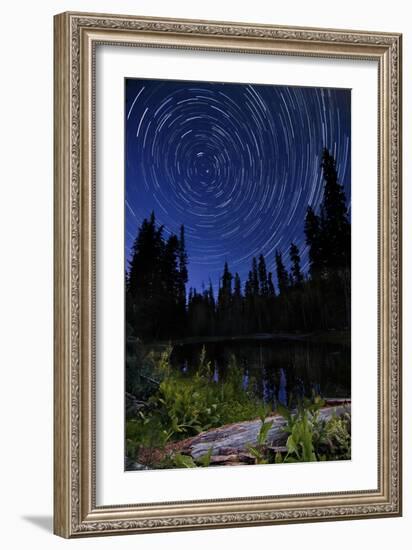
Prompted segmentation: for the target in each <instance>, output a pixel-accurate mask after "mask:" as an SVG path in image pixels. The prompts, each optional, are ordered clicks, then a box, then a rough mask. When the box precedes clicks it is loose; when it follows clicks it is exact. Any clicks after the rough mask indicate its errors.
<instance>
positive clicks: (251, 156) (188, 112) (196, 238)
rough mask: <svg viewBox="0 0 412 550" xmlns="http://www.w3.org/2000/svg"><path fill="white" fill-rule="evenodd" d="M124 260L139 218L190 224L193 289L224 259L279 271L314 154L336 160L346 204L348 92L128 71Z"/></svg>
mask: <svg viewBox="0 0 412 550" xmlns="http://www.w3.org/2000/svg"><path fill="white" fill-rule="evenodd" d="M125 101H126V105H125V117H126V238H125V245H126V257H127V258H128V257H129V256H130V249H131V246H132V243H133V240H134V238H135V236H136V233H137V230H138V227H139V226H140V224H141V222H142V221H143V219H144V218H147V217H149V216H150V213H151V211H154V212H155V215H156V220H157V222H158V223H159V224H162V225H164V227H165V232H166V233H170V232H173V233H178V231H179V227H180V225H181V224H183V225H184V226H185V231H186V247H187V251H188V255H189V286H191V287H195V288H197V289H200V288H201V286H202V283H205V284H208V281H209V279H210V280H211V281H212V284H213V286H214V288H215V289H216V288H217V287H218V283H219V277H220V276H221V274H222V270H223V265H224V262H225V261H227V262H228V264H229V268H230V270H231V271H232V272H233V273H234V272H238V273H239V275H240V277H241V279H242V282H244V281H245V279H246V278H247V274H248V271H249V269H250V265H251V261H252V258H253V257H254V256H258V255H259V254H261V253H262V254H263V255H264V256H265V258H266V262H267V265H268V268H269V269H271V270H272V271H274V256H275V250H276V249H278V250H280V251H281V252H282V253H283V256H284V259H285V264H286V265H288V250H289V246H290V243H291V242H295V243H296V244H297V246H298V247H299V249H300V251H301V256H302V264H303V267H304V269H307V250H306V247H305V239H304V232H303V226H304V217H305V213H306V209H307V207H308V206H309V205H311V206H312V207H313V208H314V209H317V208H318V206H319V204H320V202H321V200H322V193H323V179H322V172H321V167H320V163H321V154H322V149H323V147H327V148H328V149H329V150H330V152H331V153H332V154H333V156H334V157H335V159H336V162H337V169H338V176H339V181H340V182H341V183H342V184H343V185H344V189H345V193H346V197H347V200H348V206H350V204H349V203H350V137H351V135H350V91H349V90H342V89H331V88H307V87H291V86H270V85H252V84H227V83H225V84H223V83H209V82H184V81H165V80H135V79H128V80H126V98H125Z"/></svg>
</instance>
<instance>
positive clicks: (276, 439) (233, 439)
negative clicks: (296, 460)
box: [167, 403, 350, 465]
mask: <svg viewBox="0 0 412 550" xmlns="http://www.w3.org/2000/svg"><path fill="white" fill-rule="evenodd" d="M345 412H350V403H347V404H345V405H338V406H326V407H323V408H322V409H320V411H319V417H320V419H322V420H328V419H329V418H331V417H332V416H333V415H337V416H341V415H342V414H344V413H345ZM265 422H270V423H271V424H272V426H271V428H270V430H269V432H268V435H267V438H266V446H267V447H269V448H271V449H274V450H276V451H278V450H281V451H284V450H285V444H286V440H287V437H288V433H287V432H285V430H284V427H285V425H286V420H285V419H284V418H283V417H282V416H280V415H275V416H269V417H267V418H266V419H265ZM261 425H262V423H261V421H260V420H259V419H256V420H248V421H245V422H236V423H234V424H229V425H225V426H221V427H220V428H212V429H210V430H207V431H205V432H202V433H200V434H198V435H196V436H194V437H191V438H188V439H185V440H183V441H179V442H178V443H177V444H171V445H169V446H168V448H167V451H168V452H171V451H172V452H173V451H176V452H179V453H182V454H187V455H190V456H191V457H192V458H193V459H194V460H197V459H199V458H201V457H202V456H203V455H205V454H206V453H207V452H209V451H210V449H211V448H212V451H211V459H210V464H211V465H223V464H225V465H230V464H236V463H237V464H238V463H253V457H252V456H251V455H250V453H249V452H248V449H249V446H254V445H256V442H257V439H258V435H259V431H260V428H261Z"/></svg>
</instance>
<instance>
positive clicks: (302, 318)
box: [126, 148, 351, 343]
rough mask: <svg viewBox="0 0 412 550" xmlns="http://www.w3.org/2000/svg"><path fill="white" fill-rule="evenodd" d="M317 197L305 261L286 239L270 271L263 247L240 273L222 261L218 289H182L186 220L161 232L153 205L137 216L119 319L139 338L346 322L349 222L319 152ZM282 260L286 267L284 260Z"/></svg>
mask: <svg viewBox="0 0 412 550" xmlns="http://www.w3.org/2000/svg"><path fill="white" fill-rule="evenodd" d="M321 169H322V172H323V180H324V190H323V199H322V202H321V204H320V207H319V209H318V211H317V212H315V211H314V209H313V208H312V207H311V206H308V208H307V211H306V216H305V220H304V233H305V243H306V246H307V248H308V255H309V265H308V268H307V269H306V271H304V270H303V269H302V266H301V254H300V251H299V249H298V247H297V246H296V244H295V243H293V242H292V243H290V246H289V251H288V256H289V257H288V258H285V257H283V256H282V253H281V252H279V251H276V252H275V257H274V265H275V270H274V273H272V271H269V270H268V269H267V263H269V262H268V258H265V257H264V255H263V254H260V255H259V256H258V257H254V258H253V259H252V262H251V265H250V271H249V273H248V277H247V280H245V281H241V279H240V276H239V274H238V273H236V272H235V273H233V272H232V271H231V269H230V266H229V265H228V263H227V262H225V263H224V265H223V266H222V275H221V277H220V280H219V287H218V291H217V293H216V294H217V295H215V292H214V290H213V285H212V281H207V284H206V285H205V286H204V287H203V288H202V289H200V290H199V289H196V288H189V289H187V282H188V270H189V258H188V254H187V250H186V244H185V228H184V226H183V225H182V226H181V228H180V232H179V234H178V235H175V234H171V235H169V236H167V238H166V236H165V231H164V228H163V226H161V225H158V224H157V223H156V217H155V213H154V212H152V213H151V215H150V216H149V217H148V218H147V219H144V220H143V223H142V224H141V226H140V227H139V230H138V233H137V236H136V238H135V241H134V244H133V248H132V254H131V258H130V260H129V265H128V269H127V272H126V327H127V336H128V337H129V338H136V337H137V338H139V339H140V340H141V341H142V342H145V343H148V342H155V341H173V340H176V339H184V338H202V337H213V336H215V337H225V336H241V335H251V334H257V333H276V332H280V331H282V332H284V331H286V332H309V331H310V332H313V331H326V330H348V329H349V328H350V269H351V265H350V264H351V246H350V239H351V226H350V217H349V213H348V207H347V203H346V197H345V193H344V190H343V186H342V185H341V184H340V183H339V181H338V175H337V167H336V161H335V159H334V157H333V156H332V155H331V153H330V151H329V150H328V149H326V148H325V149H324V150H323V153H322V163H321ZM286 265H288V266H289V269H287V268H286Z"/></svg>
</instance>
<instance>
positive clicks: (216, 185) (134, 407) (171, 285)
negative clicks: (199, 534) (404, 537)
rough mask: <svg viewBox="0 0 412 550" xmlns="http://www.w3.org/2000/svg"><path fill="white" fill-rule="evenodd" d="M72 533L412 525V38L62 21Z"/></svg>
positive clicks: (59, 398)
mask: <svg viewBox="0 0 412 550" xmlns="http://www.w3.org/2000/svg"><path fill="white" fill-rule="evenodd" d="M54 36H55V38H54V40H55V43H54V48H55V183H54V186H55V187H54V188H55V367H54V404H55V405H54V406H55V424H54V425H55V429H54V449H55V457H54V464H55V470H54V483H55V503H54V530H55V533H56V534H58V535H60V536H63V537H79V536H88V535H103V534H124V533H142V532H152V531H153V532H159V531H168V530H182V529H204V528H219V527H236V526H251V525H267V524H277V523H286V522H288V523H291V522H303V521H306V522H307V521H321V520H337V519H355V518H356V519H361V518H373V517H383V516H399V515H400V514H401V35H399V34H396V33H377V32H366V31H348V30H330V29H309V28H308V29H306V28H292V27H277V26H269V25H268V26H267V25H253V24H244V23H228V22H213V21H190V20H173V19H158V18H146V17H135V16H123V15H122V16H120V15H100V14H83V13H63V14H60V15H57V16H56V17H55V35H54Z"/></svg>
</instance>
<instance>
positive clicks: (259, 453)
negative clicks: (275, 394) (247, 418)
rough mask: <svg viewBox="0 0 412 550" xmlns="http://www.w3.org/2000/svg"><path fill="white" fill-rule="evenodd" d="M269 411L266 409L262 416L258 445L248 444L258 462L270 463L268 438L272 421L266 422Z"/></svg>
mask: <svg viewBox="0 0 412 550" xmlns="http://www.w3.org/2000/svg"><path fill="white" fill-rule="evenodd" d="M267 412H268V411H267V410H266V409H265V410H264V411H263V412H262V414H261V416H260V422H261V425H260V429H259V433H258V436H257V441H256V446H255V447H254V446H252V445H248V446H247V448H248V451H249V452H250V454H251V455H252V456H253V457H254V459H255V461H256V464H268V463H269V458H268V453H267V448H266V447H265V445H266V440H267V436H268V434H269V431H270V428H271V427H272V422H266V416H267V414H266V413H267Z"/></svg>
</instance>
